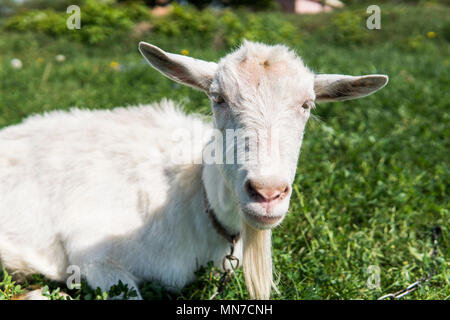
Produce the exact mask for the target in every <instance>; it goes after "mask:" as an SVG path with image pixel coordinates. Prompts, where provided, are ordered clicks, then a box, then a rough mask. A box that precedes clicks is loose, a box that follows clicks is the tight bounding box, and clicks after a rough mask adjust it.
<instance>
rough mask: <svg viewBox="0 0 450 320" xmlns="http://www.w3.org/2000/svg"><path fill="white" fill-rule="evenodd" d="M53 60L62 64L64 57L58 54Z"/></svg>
mask: <svg viewBox="0 0 450 320" xmlns="http://www.w3.org/2000/svg"><path fill="white" fill-rule="evenodd" d="M55 60H56V61H58V62H64V61H65V60H66V57H65V56H64V55H62V54H58V55H56V56H55Z"/></svg>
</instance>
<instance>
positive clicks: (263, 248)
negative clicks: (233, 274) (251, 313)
mask: <svg viewBox="0 0 450 320" xmlns="http://www.w3.org/2000/svg"><path fill="white" fill-rule="evenodd" d="M271 234H272V231H271V230H270V229H269V230H257V229H255V228H253V227H251V226H249V225H248V224H247V223H245V222H244V223H243V268H244V277H245V282H246V283H247V289H248V292H249V294H250V297H251V298H252V299H269V298H270V291H271V289H272V287H273V288H275V285H274V283H273V275H272V243H271Z"/></svg>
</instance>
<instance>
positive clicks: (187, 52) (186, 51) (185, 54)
mask: <svg viewBox="0 0 450 320" xmlns="http://www.w3.org/2000/svg"><path fill="white" fill-rule="evenodd" d="M180 53H181V54H182V55H183V56H188V55H189V51H188V50H186V49H183V50H181V52H180Z"/></svg>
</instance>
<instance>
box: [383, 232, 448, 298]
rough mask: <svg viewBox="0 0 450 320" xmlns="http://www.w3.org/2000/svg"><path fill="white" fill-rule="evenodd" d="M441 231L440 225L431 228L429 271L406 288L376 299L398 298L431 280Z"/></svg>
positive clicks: (434, 269) (434, 270)
mask: <svg viewBox="0 0 450 320" xmlns="http://www.w3.org/2000/svg"><path fill="white" fill-rule="evenodd" d="M440 233H441V227H439V226H436V227H434V228H433V230H432V237H433V252H432V253H431V258H432V259H433V266H432V268H431V271H430V272H429V273H428V274H427V275H426V276H425V277H423V278H420V279H419V280H417V281H416V282H414V283H412V284H410V285H409V286H407V287H406V288H404V289H402V290H400V291H397V292H395V293H389V294H386V295H384V296H381V297H379V298H378V299H377V300H385V299H388V298H390V299H399V298H402V297H404V296H406V295H408V294H410V293H412V292H414V291H416V290H417V289H418V288H419V287H420V286H421V285H422V284H423V283H425V282H429V281H430V280H431V278H432V277H433V276H434V275H435V273H436V257H437V255H438V253H439V243H438V238H439V235H440Z"/></svg>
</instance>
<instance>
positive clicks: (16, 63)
mask: <svg viewBox="0 0 450 320" xmlns="http://www.w3.org/2000/svg"><path fill="white" fill-rule="evenodd" d="M11 67H13V68H14V69H20V68H22V61H20V60H19V59H16V58H14V59H12V60H11Z"/></svg>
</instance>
